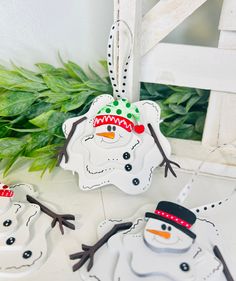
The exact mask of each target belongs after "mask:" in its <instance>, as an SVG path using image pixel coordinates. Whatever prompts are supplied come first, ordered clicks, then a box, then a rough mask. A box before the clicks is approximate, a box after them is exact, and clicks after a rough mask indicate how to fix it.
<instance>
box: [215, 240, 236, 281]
mask: <svg viewBox="0 0 236 281" xmlns="http://www.w3.org/2000/svg"><path fill="white" fill-rule="evenodd" d="M213 252H214V254H215V256H216V257H217V258H218V259H219V260H220V261H221V262H222V264H223V267H224V269H223V272H224V275H225V278H226V280H227V281H234V279H233V277H232V275H231V273H230V271H229V268H228V266H227V264H226V262H225V260H224V258H223V256H222V253H221V251H220V249H219V248H218V246H216V245H215V246H214V248H213Z"/></svg>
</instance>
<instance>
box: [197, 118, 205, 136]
mask: <svg viewBox="0 0 236 281" xmlns="http://www.w3.org/2000/svg"><path fill="white" fill-rule="evenodd" d="M205 119H206V115H205V114H204V115H202V116H199V117H198V119H197V121H196V123H195V130H196V132H197V133H199V134H202V133H203V129H204V125H205Z"/></svg>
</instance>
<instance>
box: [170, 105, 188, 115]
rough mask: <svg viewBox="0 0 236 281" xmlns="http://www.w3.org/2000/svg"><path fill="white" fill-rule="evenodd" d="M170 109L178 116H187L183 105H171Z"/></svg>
mask: <svg viewBox="0 0 236 281" xmlns="http://www.w3.org/2000/svg"><path fill="white" fill-rule="evenodd" d="M169 108H170V109H171V110H172V111H173V112H174V113H176V114H179V115H186V114H187V110H186V108H185V107H183V106H182V105H176V104H170V105H169Z"/></svg>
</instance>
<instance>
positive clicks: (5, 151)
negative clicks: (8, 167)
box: [0, 138, 26, 158]
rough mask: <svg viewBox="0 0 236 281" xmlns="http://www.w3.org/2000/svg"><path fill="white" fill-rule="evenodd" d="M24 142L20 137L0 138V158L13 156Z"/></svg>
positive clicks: (21, 148) (20, 149) (23, 145)
mask: <svg viewBox="0 0 236 281" xmlns="http://www.w3.org/2000/svg"><path fill="white" fill-rule="evenodd" d="M25 145H26V142H25V140H23V139H20V138H3V139H0V158H10V157H14V156H15V155H16V154H17V153H19V152H20V151H22V150H23V148H24V147H25Z"/></svg>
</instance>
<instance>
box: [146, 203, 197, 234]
mask: <svg viewBox="0 0 236 281" xmlns="http://www.w3.org/2000/svg"><path fill="white" fill-rule="evenodd" d="M145 217H148V218H153V219H158V220H161V221H164V222H166V223H169V224H171V225H173V226H174V227H176V228H178V229H179V230H181V231H183V232H184V233H185V234H187V235H188V236H190V237H191V238H192V239H195V238H196V234H195V233H193V232H192V231H191V230H190V228H191V227H192V225H193V224H194V223H195V221H196V216H195V214H194V213H193V212H191V211H190V210H188V209H186V208H184V207H182V206H180V205H178V204H175V203H172V202H168V201H161V202H159V203H158V205H157V207H156V210H155V212H154V213H149V212H147V213H146V214H145Z"/></svg>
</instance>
